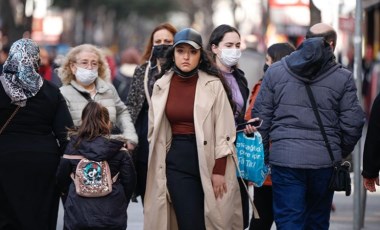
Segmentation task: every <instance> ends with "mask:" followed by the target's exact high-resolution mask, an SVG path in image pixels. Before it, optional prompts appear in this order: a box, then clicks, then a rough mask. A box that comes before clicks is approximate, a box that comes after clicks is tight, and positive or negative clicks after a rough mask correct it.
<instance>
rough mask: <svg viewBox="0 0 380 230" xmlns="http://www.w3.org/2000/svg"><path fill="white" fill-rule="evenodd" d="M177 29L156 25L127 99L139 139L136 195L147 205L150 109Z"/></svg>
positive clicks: (136, 151)
mask: <svg viewBox="0 0 380 230" xmlns="http://www.w3.org/2000/svg"><path fill="white" fill-rule="evenodd" d="M176 32H177V29H176V28H175V27H174V26H173V25H171V24H170V23H162V24H160V25H158V26H156V27H155V28H154V29H153V31H152V33H151V35H150V37H149V40H148V42H147V45H146V48H145V51H144V54H143V57H142V60H141V65H140V66H138V67H137V68H136V70H135V72H134V74H133V79H132V83H131V86H130V90H129V93H128V97H127V102H126V105H127V107H128V110H129V112H130V115H131V119H132V122H133V123H134V124H135V127H136V132H137V135H138V138H139V145H138V147H137V149H136V150H135V151H134V160H135V165H136V170H137V186H136V191H135V195H136V196H141V200H142V202H143V203H144V195H145V187H146V175H147V170H148V154H149V143H148V110H149V105H150V97H151V96H152V91H153V85H154V82H155V81H156V80H157V76H158V74H159V72H160V71H161V65H162V63H163V62H165V54H166V52H167V50H168V49H169V48H170V47H171V46H172V45H173V39H174V35H175V33H176Z"/></svg>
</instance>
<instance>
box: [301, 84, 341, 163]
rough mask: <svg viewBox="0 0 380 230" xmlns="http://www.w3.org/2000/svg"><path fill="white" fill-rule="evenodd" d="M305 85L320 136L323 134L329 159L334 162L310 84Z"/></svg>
mask: <svg viewBox="0 0 380 230" xmlns="http://www.w3.org/2000/svg"><path fill="white" fill-rule="evenodd" d="M305 86H306V91H307V95H308V96H309V99H310V102H311V106H312V107H313V111H314V115H315V118H316V119H317V121H318V126H319V129H320V130H321V133H322V136H323V140H324V141H325V144H326V147H327V151H328V152H329V155H330V159H331V161H332V162H333V164H334V161H335V159H334V155H333V153H332V150H331V146H330V143H329V141H328V139H327V135H326V132H325V128H324V127H323V123H322V120H321V117H320V115H319V111H318V107H317V103H316V102H315V98H314V95H313V92H312V91H311V88H310V85H309V84H308V83H306V84H305Z"/></svg>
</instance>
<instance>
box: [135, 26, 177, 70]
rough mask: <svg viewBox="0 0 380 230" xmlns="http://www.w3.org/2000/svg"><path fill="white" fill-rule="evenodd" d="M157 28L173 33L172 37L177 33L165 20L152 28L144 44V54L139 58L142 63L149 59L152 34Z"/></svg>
mask: <svg viewBox="0 0 380 230" xmlns="http://www.w3.org/2000/svg"><path fill="white" fill-rule="evenodd" d="M159 30H167V31H169V32H170V33H171V34H173V37H174V35H175V34H176V33H177V29H176V28H175V27H174V26H173V25H172V24H170V23H167V22H166V23H162V24H160V25H158V26H156V27H155V28H154V29H153V31H152V33H151V34H150V37H149V40H148V42H147V44H146V46H145V50H144V54H143V56H142V59H141V64H144V63H145V62H147V61H148V60H149V58H150V56H151V53H152V47H153V36H154V34H155V33H156V32H157V31H159Z"/></svg>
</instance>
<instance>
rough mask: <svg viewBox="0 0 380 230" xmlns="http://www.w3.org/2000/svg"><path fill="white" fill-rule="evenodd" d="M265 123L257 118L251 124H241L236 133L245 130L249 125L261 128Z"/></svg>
mask: <svg viewBox="0 0 380 230" xmlns="http://www.w3.org/2000/svg"><path fill="white" fill-rule="evenodd" d="M262 123H263V120H261V119H260V118H256V119H255V120H253V121H250V122H246V123H241V124H238V125H237V126H236V131H238V132H239V131H243V130H244V129H245V127H246V126H247V125H251V126H253V127H255V128H259V127H260V126H261V124H262Z"/></svg>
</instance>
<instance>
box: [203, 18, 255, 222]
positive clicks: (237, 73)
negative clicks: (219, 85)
mask: <svg viewBox="0 0 380 230" xmlns="http://www.w3.org/2000/svg"><path fill="white" fill-rule="evenodd" d="M240 40H241V39H240V33H239V31H238V30H237V29H236V28H234V27H232V26H229V25H225V24H223V25H219V26H218V27H216V28H215V29H214V30H213V31H212V32H211V35H210V39H209V41H208V44H207V50H208V51H209V52H210V54H211V57H212V59H213V61H214V63H215V64H216V66H217V67H218V69H219V70H220V72H221V73H222V75H223V77H224V79H225V81H226V82H227V84H228V86H229V88H230V89H231V93H232V99H233V101H234V104H235V108H234V113H235V116H234V117H235V125H238V124H241V123H244V122H245V120H244V113H245V110H246V105H247V100H248V97H249V89H248V87H247V79H246V78H245V75H244V72H243V71H242V70H241V69H239V68H238V62H239V58H240V56H241V50H240V45H241V41H240ZM248 129H249V130H248ZM248 129H247V128H246V132H247V133H253V132H254V131H256V129H255V128H254V127H248ZM238 181H239V186H240V193H241V200H242V207H243V219H244V229H245V228H247V227H248V224H249V200H248V193H247V190H246V187H247V186H248V181H244V182H243V180H240V179H239V180H238ZM243 183H245V185H244V184H243Z"/></svg>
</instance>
